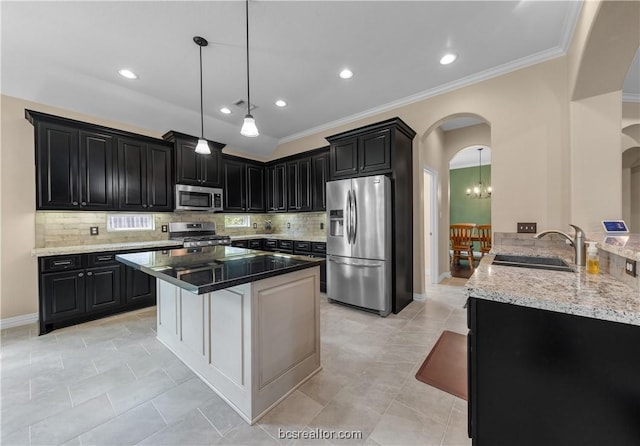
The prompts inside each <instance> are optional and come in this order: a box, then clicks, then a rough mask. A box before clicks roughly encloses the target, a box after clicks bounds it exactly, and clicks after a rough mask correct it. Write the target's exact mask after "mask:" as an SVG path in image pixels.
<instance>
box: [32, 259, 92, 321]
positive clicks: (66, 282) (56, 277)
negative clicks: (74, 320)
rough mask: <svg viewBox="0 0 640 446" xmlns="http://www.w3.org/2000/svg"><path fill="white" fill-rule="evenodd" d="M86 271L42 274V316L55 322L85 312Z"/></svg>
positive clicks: (45, 319)
mask: <svg viewBox="0 0 640 446" xmlns="http://www.w3.org/2000/svg"><path fill="white" fill-rule="evenodd" d="M84 281H85V277H84V271H65V272H60V273H47V274H43V275H42V282H41V291H40V293H41V305H43V306H44V308H42V309H41V315H40V316H41V317H42V318H43V319H44V322H55V321H57V320H62V319H64V318H68V317H73V316H76V315H81V314H83V313H84V312H85V293H84Z"/></svg>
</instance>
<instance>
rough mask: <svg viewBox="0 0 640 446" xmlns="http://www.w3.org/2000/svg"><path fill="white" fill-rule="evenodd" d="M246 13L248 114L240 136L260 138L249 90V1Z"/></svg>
mask: <svg viewBox="0 0 640 446" xmlns="http://www.w3.org/2000/svg"><path fill="white" fill-rule="evenodd" d="M245 5H246V7H245V12H246V19H247V114H246V115H245V117H244V123H243V124H242V129H240V134H241V135H242V136H248V137H250V138H253V137H256V136H258V135H259V134H260V133H258V127H256V120H255V119H253V116H251V92H250V89H249V0H245Z"/></svg>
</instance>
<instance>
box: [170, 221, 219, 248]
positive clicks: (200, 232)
mask: <svg viewBox="0 0 640 446" xmlns="http://www.w3.org/2000/svg"><path fill="white" fill-rule="evenodd" d="M169 239H171V240H182V246H184V247H185V248H195V247H200V246H217V245H230V244H231V237H229V236H228V235H218V234H216V225H215V223H213V222H195V223H169Z"/></svg>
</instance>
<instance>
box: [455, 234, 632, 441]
mask: <svg viewBox="0 0 640 446" xmlns="http://www.w3.org/2000/svg"><path fill="white" fill-rule="evenodd" d="M628 238H629V241H630V242H632V241H634V240H636V241H637V240H638V239H639V237H638V236H637V235H635V236H631V237H628ZM592 239H593V238H592ZM596 240H598V239H596ZM634 246H638V245H634V243H629V244H627V246H626V248H627V251H625V252H624V254H625V256H626V257H628V258H632V259H635V258H637V257H636V256H637V254H638V253H637V252H635V251H634V248H633V247H634ZM598 247H599V248H600V259H601V270H602V271H601V273H600V274H598V275H591V274H586V271H585V268H584V267H579V266H576V265H570V266H571V268H572V269H573V270H572V271H547V270H544V269H531V268H528V267H515V266H503V265H498V264H495V263H493V262H494V258H495V254H511V255H513V254H516V255H527V256H552V257H564V258H567V257H571V256H572V254H569V255H568V256H567V255H563V251H562V250H560V251H555V252H554V251H544V250H543V249H542V248H541V249H537V248H532V247H531V245H529V246H497V247H494V250H493V251H492V254H490V255H488V256H485V257H484V258H483V260H482V261H481V262H480V265H479V267H478V268H477V269H476V271H475V273H474V275H473V276H472V277H471V279H470V280H469V281H468V282H467V284H466V293H467V296H468V297H469V301H468V324H469V334H468V346H469V350H468V354H469V359H468V364H469V372H468V376H469V435H470V437H472V439H473V444H474V445H475V446H478V445H480V446H482V445H507V444H518V445H540V444H545V445H564V444H581V445H600V444H619V445H627V444H629V445H631V444H640V425H639V424H638V420H639V419H640V382H639V381H638V379H637V376H638V373H640V347H639V346H640V290H638V288H637V286H634V285H633V282H629V284H631V286H630V285H629V284H627V283H623V282H622V281H621V280H618V278H616V277H614V276H613V275H611V274H609V273H608V272H607V271H609V268H612V267H613V266H614V264H617V263H615V262H610V261H609V258H608V256H609V255H611V254H612V252H613V249H614V248H615V249H616V250H617V251H616V252H622V251H621V248H620V249H619V248H616V247H615V246H612V247H611V248H609V247H607V246H605V244H604V241H602V239H599V240H598ZM567 252H568V251H564V253H565V254H566V253H567ZM603 260H606V261H605V262H604V264H603ZM627 277H630V276H627ZM634 280H636V279H634ZM636 283H637V282H636Z"/></svg>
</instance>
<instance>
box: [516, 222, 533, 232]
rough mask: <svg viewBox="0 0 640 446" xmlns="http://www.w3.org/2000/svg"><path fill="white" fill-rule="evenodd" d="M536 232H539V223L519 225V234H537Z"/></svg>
mask: <svg viewBox="0 0 640 446" xmlns="http://www.w3.org/2000/svg"><path fill="white" fill-rule="evenodd" d="M536 232H538V224H537V223H518V233H520V234H535V233H536Z"/></svg>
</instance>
